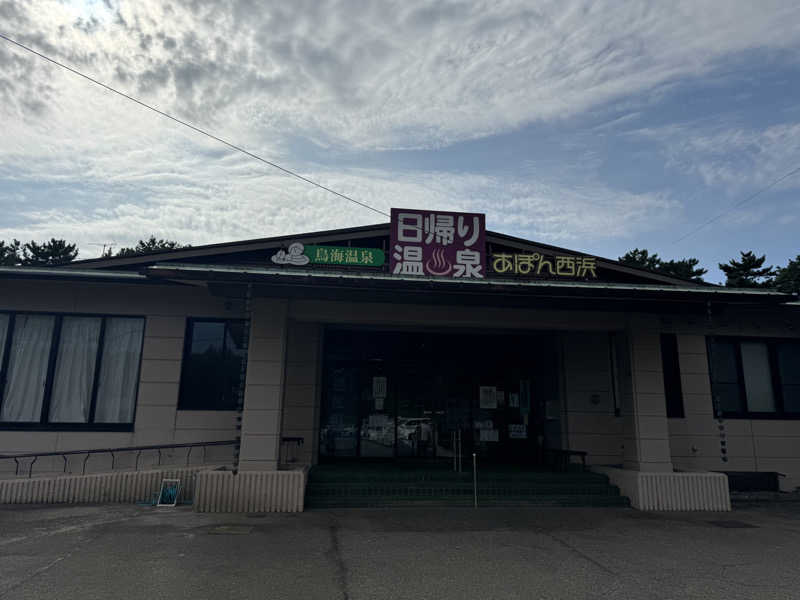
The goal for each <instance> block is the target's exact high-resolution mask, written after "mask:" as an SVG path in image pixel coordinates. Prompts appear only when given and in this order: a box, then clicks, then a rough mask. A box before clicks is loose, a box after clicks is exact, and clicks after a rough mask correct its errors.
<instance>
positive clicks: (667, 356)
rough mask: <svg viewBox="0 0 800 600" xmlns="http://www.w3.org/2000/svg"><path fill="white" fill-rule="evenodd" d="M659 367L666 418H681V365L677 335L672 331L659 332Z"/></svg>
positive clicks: (682, 414) (682, 415)
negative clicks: (662, 381)
mask: <svg viewBox="0 0 800 600" xmlns="http://www.w3.org/2000/svg"><path fill="white" fill-rule="evenodd" d="M661 367H662V370H663V372H664V396H665V398H666V400H667V418H669V419H682V418H683V417H684V413H683V390H682V389H681V367H680V364H679V362H678V336H676V335H675V334H674V333H662V334H661Z"/></svg>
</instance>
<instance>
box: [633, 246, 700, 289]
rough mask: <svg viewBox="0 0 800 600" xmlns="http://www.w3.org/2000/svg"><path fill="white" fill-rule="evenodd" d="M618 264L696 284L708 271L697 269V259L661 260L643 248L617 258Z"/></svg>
mask: <svg viewBox="0 0 800 600" xmlns="http://www.w3.org/2000/svg"><path fill="white" fill-rule="evenodd" d="M619 262H621V263H622V264H624V265H628V266H631V267H638V268H640V269H647V270H648V271H652V272H654V273H658V274H660V275H667V276H669V277H679V278H681V279H688V280H691V281H695V282H697V283H702V282H703V275H705V274H706V273H708V269H703V268H702V267H698V266H697V265H699V264H700V261H699V260H698V259H697V258H682V259H680V260H662V259H661V257H659V256H658V254H656V253H653V254H650V252H649V251H648V250H646V249H644V248H642V249H641V250H640V249H639V248H634V249H633V250H630V251H628V252H626V253H625V255H624V256H620V257H619Z"/></svg>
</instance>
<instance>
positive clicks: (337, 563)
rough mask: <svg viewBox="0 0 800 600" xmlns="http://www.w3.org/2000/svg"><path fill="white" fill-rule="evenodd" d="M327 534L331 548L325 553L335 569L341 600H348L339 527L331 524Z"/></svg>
mask: <svg viewBox="0 0 800 600" xmlns="http://www.w3.org/2000/svg"><path fill="white" fill-rule="evenodd" d="M328 532H329V533H330V536H331V546H330V548H329V549H328V552H327V553H326V554H327V555H328V557H329V558H330V560H331V562H333V565H334V567H335V569H336V583H337V584H338V587H339V591H340V592H341V594H342V599H343V600H349V599H350V593H349V592H348V591H347V565H346V564H345V563H344V557H342V550H341V548H340V547H339V526H338V525H336V524H331V525H330V526H329V527H328Z"/></svg>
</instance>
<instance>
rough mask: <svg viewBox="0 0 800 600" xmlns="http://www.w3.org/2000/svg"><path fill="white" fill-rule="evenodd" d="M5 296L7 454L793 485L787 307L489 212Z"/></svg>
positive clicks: (34, 281) (793, 397) (683, 487)
mask: <svg viewBox="0 0 800 600" xmlns="http://www.w3.org/2000/svg"><path fill="white" fill-rule="evenodd" d="M0 290H2V293H0V311H2V312H0V357H2V362H1V363H0V365H2V372H1V376H0V455H3V454H5V455H9V454H19V453H44V452H51V453H53V452H66V451H73V450H75V451H77V450H87V449H92V448H122V447H132V446H159V445H161V446H167V445H171V444H186V443H191V442H210V441H220V442H235V443H231V444H229V445H221V446H219V447H212V448H209V449H207V450H208V451H209V452H217V453H219V454H218V456H219V462H221V463H227V464H229V465H231V466H235V467H236V469H237V470H238V475H236V476H234V475H231V474H230V473H226V476H228V477H229V478H233V477H243V476H245V475H246V474H247V473H251V472H253V473H261V474H263V473H274V472H276V471H278V472H280V471H279V469H280V468H284V467H287V466H288V467H298V466H302V465H313V464H317V463H319V462H336V461H345V460H346V461H350V462H351V463H352V462H356V463H358V462H359V461H370V460H373V461H374V460H387V461H393V460H397V459H398V458H401V459H407V460H408V461H411V462H413V461H414V460H419V461H420V464H422V463H423V462H424V461H430V460H433V459H440V460H444V461H451V460H453V456H454V454H455V453H456V452H459V453H460V454H462V455H464V456H471V454H472V453H473V452H475V454H476V455H477V459H478V460H479V461H481V463H482V464H497V463H500V464H506V463H519V464H534V465H540V466H546V465H552V464H556V463H557V462H558V461H564V460H578V459H579V458H581V457H582V453H585V460H586V462H587V464H588V465H590V466H591V467H592V468H596V469H598V470H602V471H603V472H605V473H606V474H608V475H609V477H610V478H611V480H612V481H614V482H615V483H617V484H618V485H619V486H620V487H621V488H622V490H623V492H624V493H626V494H627V495H629V496H631V498H632V500H633V501H634V505H635V506H640V507H643V508H646V507H652V506H663V507H665V508H676V507H681V506H688V507H694V506H695V505H696V504H697V502H699V504H697V506H700V507H702V506H706V505H705V504H703V502H706V500H708V499H709V498H711V497H712V496H714V494H719V485H720V483H719V482H720V478H722V481H723V482H724V481H725V479H724V477H723V476H722V475H718V473H721V472H722V473H728V474H730V475H731V477H732V478H734V477H735V478H736V481H739V482H745V483H744V484H745V485H746V484H748V482H749V483H750V484H751V485H752V484H754V482H756V481H757V480H758V478H759V477H760V478H761V480H762V481H774V480H775V479H776V478H777V481H778V482H779V485H780V487H781V489H783V490H790V489H794V488H795V487H798V486H800V420H798V417H800V378H798V377H799V376H798V373H800V306H798V304H797V302H796V300H795V299H794V298H793V297H791V296H788V295H785V294H781V293H777V292H773V291H764V290H749V289H747V290H746V289H730V288H722V287H718V286H710V285H701V284H696V283H692V282H687V281H683V280H680V279H675V278H671V277H666V276H662V275H658V274H654V273H651V272H647V271H643V270H639V269H635V268H631V267H628V266H625V265H622V264H620V263H618V262H616V261H613V260H607V259H603V258H600V257H595V256H587V255H584V254H581V253H578V252H574V251H572V250H568V249H564V248H557V247H553V246H549V245H545V244H539V243H536V242H531V241H528V240H523V239H519V238H515V237H511V236H508V235H503V234H500V233H493V232H490V231H486V230H485V224H484V217H483V215H473V214H457V213H443V212H431V211H415V210H395V209H393V211H392V221H391V224H382V225H375V226H368V227H356V228H350V229H342V230H335V231H324V232H317V233H307V234H302V235H291V236H281V237H274V238H266V239H259V240H250V241H243V242H233V243H227V244H215V245H209V246H201V247H194V248H188V249H180V250H173V251H166V252H159V253H154V254H149V255H142V256H133V257H124V258H102V259H94V260H84V261H78V262H75V263H72V264H68V265H64V266H62V267H58V268H46V269H44V268H22V267H20V268H3V269H0ZM204 451H205V450H204ZM165 452H166V453H167V454H170V452H171V451H168V450H167V449H165ZM226 453H228V454H226ZM140 458H141V457H140V456H137V458H136V460H137V463H138V460H140ZM161 459H162V457H161V452H159V460H161ZM118 460H123V459H122V458H119V457H117V456H110V457H109V456H94V455H93V456H92V458H91V462H90V463H89V471H92V470H94V471H103V470H106V471H107V470H109V469H110V467H111V466H112V465H111V464H110V463H109V461H118ZM124 460H132V458H130V457H128V458H126V459H124ZM146 460H151V459H149V458H148V459H146ZM180 460H183V459H182V458H181V459H180ZM37 461H38V462H37V467H36V473H41V474H45V473H47V472H50V471H52V472H54V473H62V472H65V473H80V472H81V470H82V469H85V468H86V462H83V465H81V461H83V457H82V456H78V457H76V456H74V455H68V456H64V457H61V456H49V457H47V456H42V457H40V458H38V459H37ZM189 462H190V457H187V464H188V463H189ZM113 466H115V467H119V463H117V464H116V465H113ZM129 466H130V465H129ZM137 466H138V464H137ZM0 470H3V472H4V473H5V475H6V476H7V477H11V476H13V475H14V470H15V464H14V462H13V461H11V460H0ZM776 474H780V475H776ZM303 481H304V480H303ZM301 485H302V484H301ZM640 496H641V497H640ZM690 496H691V497H695V498H697V497H699V498H700V501H695V500H691V501H690V500H687V498H688V497H690ZM725 496H726V497H725V499H724V500H720V502H723V504H724V502H727V501H728V500H727V491H726V493H725ZM704 498H705V499H706V500H704ZM686 502H688V504H685V503H686ZM692 502H695V504H692ZM708 502H711V503H712V504H711V505H713V506H717V507H719V506H720V505H719V504H713V502H714V500H713V499H711V500H708ZM659 503H661V504H659ZM681 503H684V504H681ZM711 505H709V506H711Z"/></svg>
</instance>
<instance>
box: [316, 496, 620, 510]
mask: <svg viewBox="0 0 800 600" xmlns="http://www.w3.org/2000/svg"><path fill="white" fill-rule="evenodd" d="M305 506H306V508H307V509H315V508H392V507H422V506H442V507H445V506H448V507H458V506H460V507H471V506H473V497H472V496H469V495H466V496H465V495H456V496H437V497H431V498H427V497H419V496H378V497H361V498H355V497H351V498H329V499H320V498H309V499H307V500H306V505H305ZM478 506H479V507H497V506H520V507H523V506H529V507H536V506H540V507H606V506H621V507H627V506H630V502H629V500H628V498H626V497H624V496H619V495H616V496H613V495H612V496H598V495H596V494H589V495H579V494H570V495H542V496H492V495H483V496H482V495H478Z"/></svg>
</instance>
